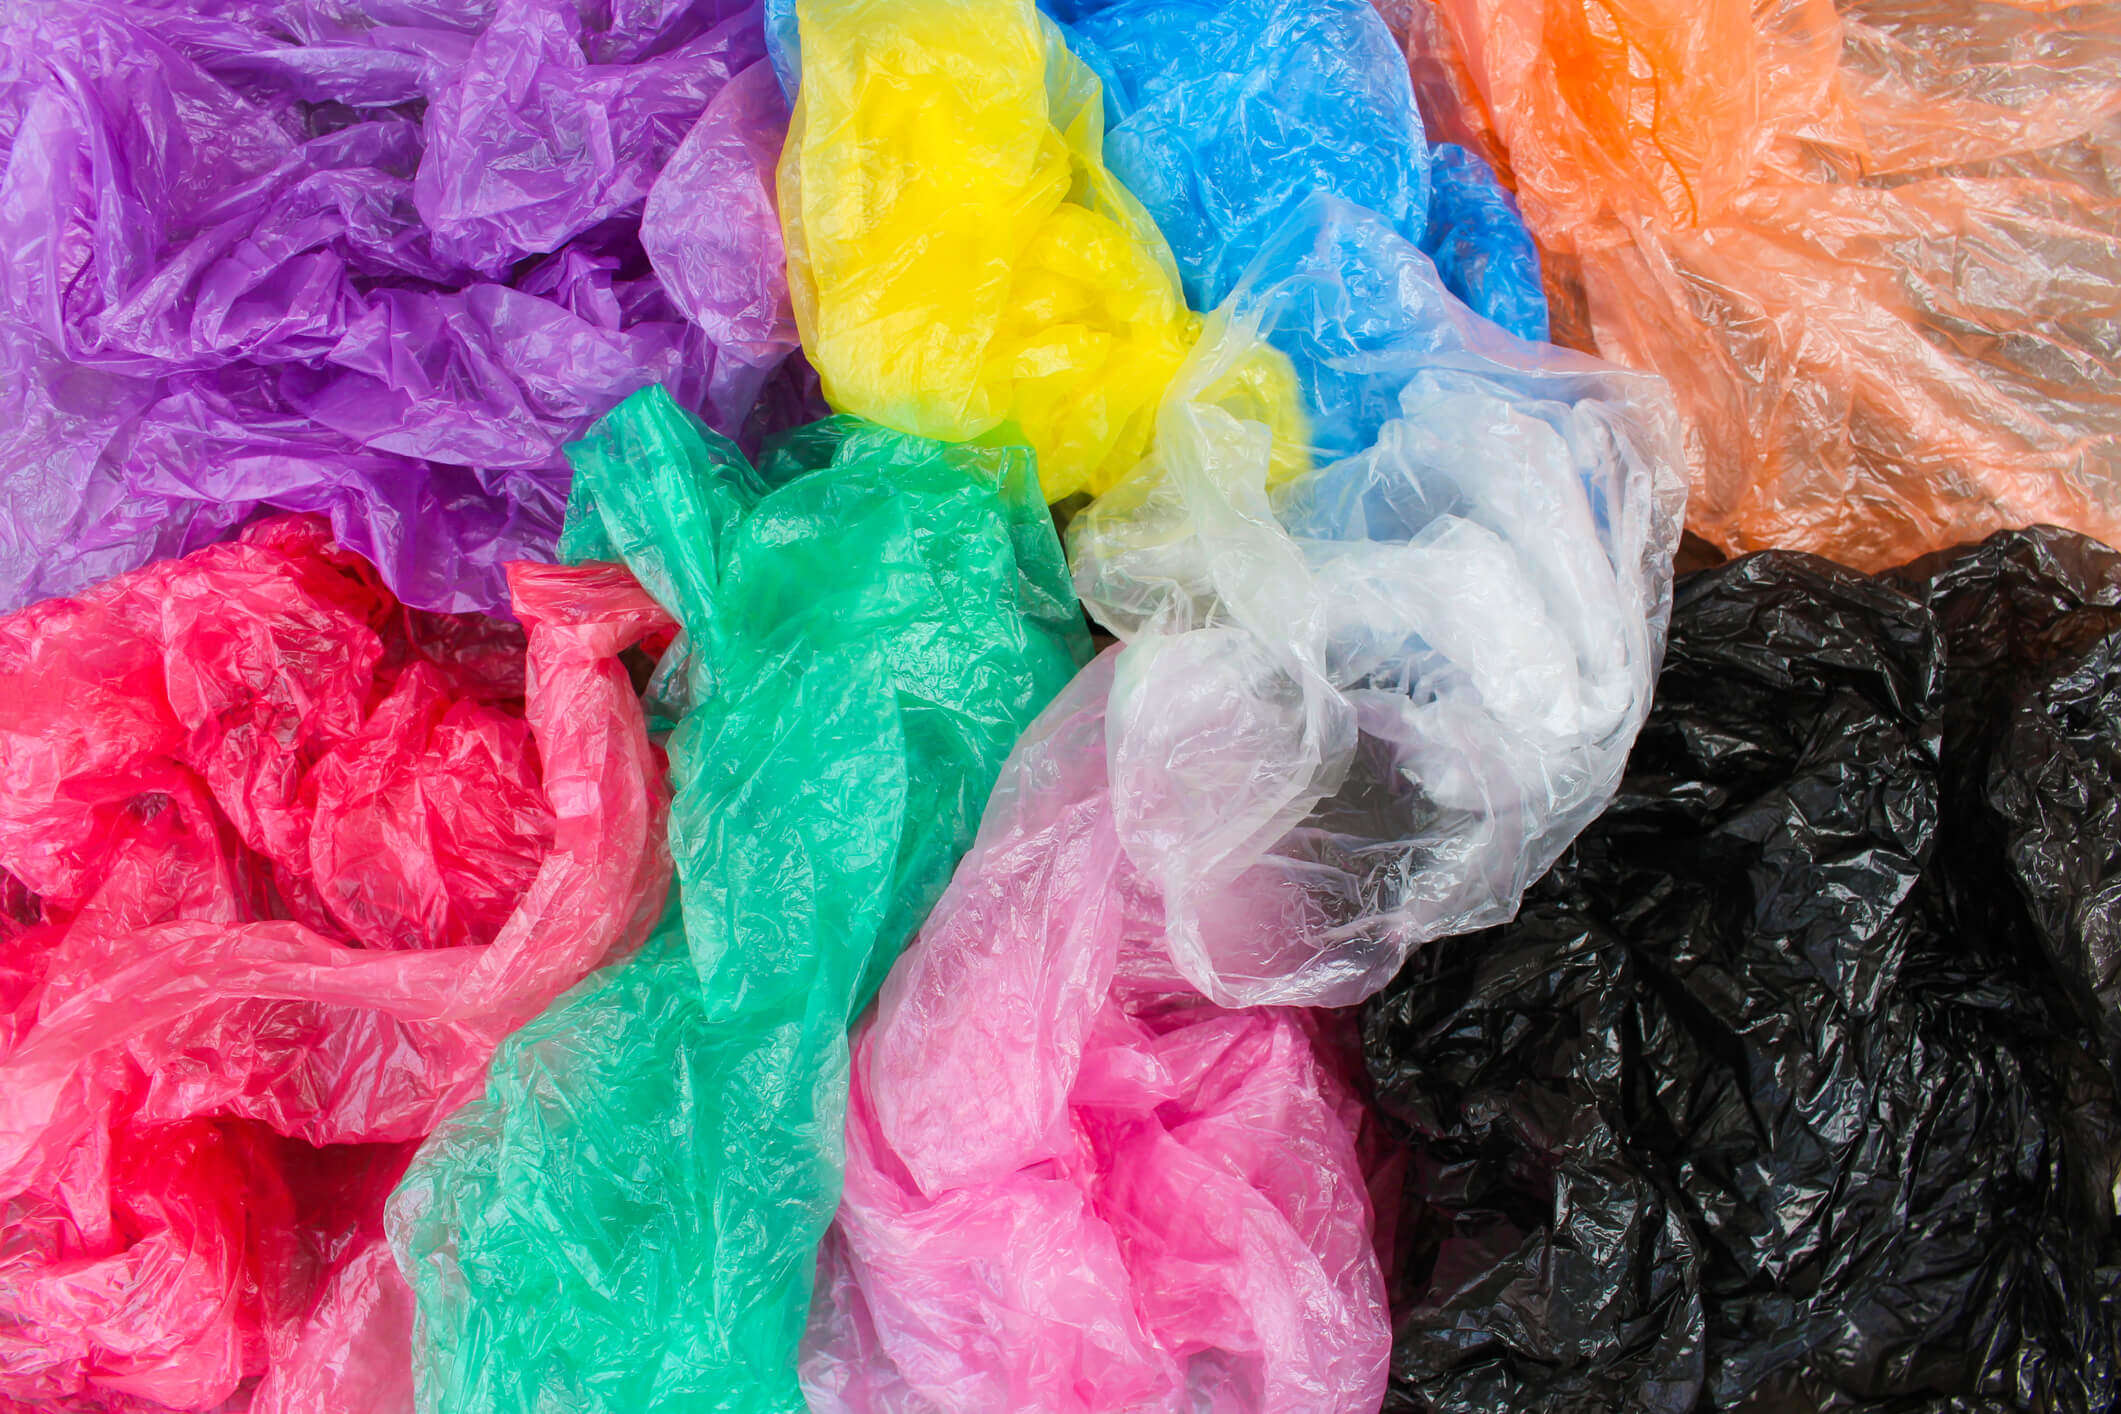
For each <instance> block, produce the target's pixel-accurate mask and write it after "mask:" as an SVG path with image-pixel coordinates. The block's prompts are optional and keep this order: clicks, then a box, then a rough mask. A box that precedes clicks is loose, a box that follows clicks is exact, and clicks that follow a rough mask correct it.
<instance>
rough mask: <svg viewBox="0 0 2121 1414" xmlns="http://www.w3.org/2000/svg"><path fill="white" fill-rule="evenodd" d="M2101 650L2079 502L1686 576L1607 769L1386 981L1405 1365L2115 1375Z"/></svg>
mask: <svg viewBox="0 0 2121 1414" xmlns="http://www.w3.org/2000/svg"><path fill="white" fill-rule="evenodd" d="M2117 693H2121V556H2116V555H2115V554H2114V553H2113V552H2112V551H2110V550H2107V549H2106V548H2105V547H2103V546H2099V545H2096V544H2093V543H2091V542H2088V541H2085V540H2083V539H2081V538H2079V537H2076V536H2073V535H2069V534H2067V533H2064V532H2059V531H2053V530H2041V531H2035V532H2032V533H2016V532H2010V533H2001V534H1998V535H1997V536H1995V537H1993V538H1992V539H1990V540H1989V541H1988V542H1987V543H1986V544H1983V545H1980V546H1976V547H1971V548H1969V549H1967V550H1965V551H1963V552H1948V553H1946V554H1941V555H1939V556H1936V557H1934V558H1933V559H1931V560H1929V561H1925V562H1922V563H1918V564H1916V565H1914V566H1911V567H1909V570H1908V571H1906V572H1904V573H1903V574H1901V575H1899V576H1896V577H1894V578H1891V579H1872V578H1869V577H1866V576H1863V575H1860V574H1857V573H1855V572H1853V571H1850V570H1846V569H1842V568H1840V567H1838V566H1835V565H1832V564H1829V563H1827V562H1825V561H1822V560H1816V559H1813V558H1811V557H1808V556H1802V555H1793V554H1787V553H1769V554H1762V555H1755V556H1750V557H1748V558H1746V559H1743V560H1739V561H1736V562H1734V563H1732V564H1729V565H1726V566H1723V567H1721V568H1718V569H1715V570H1710V571H1704V572H1703V573H1701V574H1698V575H1695V576H1691V577H1689V578H1688V579H1686V580H1683V581H1681V584H1680V587H1679V591H1678V597H1677V603H1676V606H1675V608H1674V611H1673V616H1672V636H1671V649H1670V655H1669V658H1668V660H1667V662H1666V665H1665V669H1664V673H1663V676H1662V679H1661V680H1660V683H1659V688H1658V696H1657V701H1656V705H1655V707H1654V708H1653V709H1652V711H1651V714H1650V720H1649V722H1648V724H1647V725H1646V726H1645V727H1644V728H1643V732H1642V738H1641V741H1640V742H1639V744H1638V745H1637V747H1636V753H1635V758H1634V760H1633V761H1632V762H1631V763H1630V770H1629V774H1628V778H1627V780H1626V782H1625V783H1624V784H1623V785H1622V787H1621V791H1620V794H1619V796H1618V797H1617V798H1616V799H1615V801H1614V803H1613V805H1612V807H1611V808H1610V809H1609V810H1608V811H1607V812H1606V813H1605V815H1604V816H1602V817H1601V818H1600V819H1599V820H1598V821H1597V822H1596V823H1595V824H1594V825H1592V826H1591V827H1590V828H1589V829H1588V830H1586V831H1585V832H1584V835H1583V837H1582V838H1581V839H1580V840H1579V841H1578V842H1577V844H1576V846H1575V848H1574V849H1573V850H1572V851H1570V853H1569V854H1568V855H1567V856H1565V857H1564V859H1563V860H1562V862H1561V863H1559V864H1557V865H1556V866H1555V869H1554V870H1553V872H1552V873H1550V874H1549V875H1548V876H1547V877H1546V878H1545V879H1544V880H1542V881H1541V882H1540V884H1539V885H1538V886H1536V888H1535V889H1534V890H1533V891H1532V893H1531V894H1529V895H1528V896H1527V898H1526V900H1525V906H1524V910H1523V912H1522V913H1521V914H1520V916H1519V917H1518V919H1517V920H1516V921H1515V922H1514V923H1512V924H1510V925H1508V926H1506V927H1503V928H1499V929H1496V930H1494V931H1492V932H1488V933H1481V934H1475V935H1471V936H1468V937H1463V938H1453V939H1448V940H1444V941H1441V942H1438V943H1436V944H1435V945H1433V946H1432V947H1431V948H1429V949H1427V950H1425V951H1424V952H1423V953H1422V954H1421V955H1420V956H1418V957H1417V958H1416V959H1415V960H1414V961H1413V962H1412V963H1410V964H1409V966H1408V968H1407V970H1406V972H1405V973H1403V974H1402V975H1401V977H1400V978H1399V979H1398V980H1397V981H1395V982H1394V984H1393V986H1392V988H1391V989H1390V990H1389V991H1388V992H1387V993H1385V994H1384V995H1383V996H1382V997H1380V998H1378V999H1377V1000H1376V1001H1375V1002H1374V1003H1372V1005H1371V1007H1370V1008H1369V1009H1368V1011H1367V1013H1366V1016H1365V1032H1366V1050H1367V1052H1368V1056H1369V1060H1370V1068H1371V1073H1372V1078H1373V1080H1374V1081H1375V1084H1376V1088H1377V1093H1378V1095H1379V1097H1380V1100H1381V1103H1382V1104H1383V1106H1384V1108H1385V1109H1386V1111H1387V1112H1388V1113H1389V1114H1391V1115H1392V1116H1394V1117H1396V1118H1397V1119H1398V1120H1399V1121H1400V1122H1401V1123H1402V1125H1403V1127H1404V1132H1405V1133H1406V1135H1407V1137H1408V1140H1409V1143H1410V1145H1411V1147H1412V1149H1413V1155H1412V1160H1411V1163H1410V1164H1409V1166H1408V1170H1407V1187H1406V1195H1407V1199H1408V1201H1407V1203H1406V1205H1405V1208H1404V1213H1405V1219H1406V1221H1405V1226H1404V1227H1403V1229H1402V1233H1401V1236H1402V1243H1401V1258H1400V1261H1399V1263H1398V1269H1397V1271H1396V1272H1395V1275H1394V1283H1395V1292H1394V1294H1395V1298H1396V1300H1395V1309H1396V1312H1397V1316H1398V1345H1397V1348H1396V1350H1395V1352H1394V1360H1393V1371H1394V1376H1393V1392H1392V1398H1391V1399H1390V1400H1389V1401H1388V1403H1387V1407H1388V1408H1391V1409H1406V1410H1422V1411H1439V1414H1452V1412H1453V1411H1468V1412H1470V1411H1474V1410H1482V1411H1485V1410H1493V1409H1504V1408H1507V1409H1531V1408H1538V1409H1547V1408H1591V1407H1595V1408H1628V1409H1647V1410H1671V1411H1675V1412H1676V1411H1694V1410H1703V1409H1769V1408H1778V1409H1780V1408H1802V1409H1819V1410H1833V1411H1856V1410H1879V1411H1884V1410H1896V1411H1897V1410H1907V1409H1947V1408H1976V1407H1978V1408H1983V1409H1997V1410H2025V1411H2035V1410H2037V1411H2058V1412H2059V1411H2091V1410H2103V1409H2111V1408H2113V1407H2114V1402H2115V1399H2116V1395H2117V1389H2116V1385H2115V1371H2116V1354H2117V1349H2121V1334H2117V1326H2116V1322H2115V1310H2116V1307H2115V1299H2116V1296H2117V1294H2121V1293H2117V1289H2116V1274H2117V1272H2121V1243H2117V1240H2116V1237H2117V1232H2121V1228H2117V1226H2116V1222H2115V1206H2114V1193H2113V1187H2112V1177H2113V1157H2112V1156H2113V1152H2114V1135H2115V1133H2116V1125H2117V1122H2121V1111H2117V1104H2116V1089H2115V1076H2114V1072H2113V1069H2112V1065H2111V1057H2112V1055H2113V1054H2114V1052H2113V1050H2112V1043H2113V1040H2114V1038H2115V1037H2116V1036H2117V1035H2121V1026H2117V1022H2121V1017H2117V1015H2116V1013H2115V1012H2114V1010H2113V1005H2112V1003H2113V993H2112V990H2111V981H2110V978H2111V970H2110V969H2111V960H2112V936H2111V928H2110V927H2109V926H2108V925H2106V924H2104V923H2103V922H2102V921H2101V920H2100V918H2099V916H2098V915H2099V912H2100V905H2099V903H2098V902H2097V901H2098V900H2099V899H2101V898H2102V897H2111V894H2112V887H2113V886H2112V875H2113V863H2112V861H2113V860H2114V859H2115V857H2116V854H2117V850H2121V811H2117V810H2116V808H2115V800H2116V787H2115V778H2114V777H2113V775H2112V773H2111V772H2110V771H2107V770H2103V769H2102V770H2086V769H2084V768H2085V766H2086V764H2087V763H2089V762H2094V761H2111V760H2112V759H2113V755H2114V751H2115V744H2116V739H2117V737H2121V725H2117V723H2121V718H2117V717H2116V716H2115V715H2114V713H2113V712H2112V711H2111V704H2112V702H2113V701H2114V699H2115V697H2116V695H2117ZM2058 740H2059V741H2061V742H2066V743H2068V747H2067V748H2066V749H2063V750H2058V749H2057V744H2058ZM2063 773H2071V783H2070V784H2069V785H2067V786H2063V785H2062V784H2061V777H2062V775H2063ZM2065 894H2066V895H2068V896H2070V897H2073V898H2074V899H2076V900H2078V901H2079V902H2080V903H2081V904H2082V905H2084V906H2085V908H2084V911H2083V912H2081V913H2077V914H2075V915H2074V916H2072V915H2071V914H2070V912H2069V911H2068V910H2067V909H2057V908H2056V907H2055V904H2056V902H2057V901H2058V900H2059V899H2060V898H2061V897H2063V896H2064V895H2065Z"/></svg>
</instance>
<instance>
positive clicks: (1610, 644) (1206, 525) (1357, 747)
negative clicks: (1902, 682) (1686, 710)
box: [1069, 199, 1681, 1005]
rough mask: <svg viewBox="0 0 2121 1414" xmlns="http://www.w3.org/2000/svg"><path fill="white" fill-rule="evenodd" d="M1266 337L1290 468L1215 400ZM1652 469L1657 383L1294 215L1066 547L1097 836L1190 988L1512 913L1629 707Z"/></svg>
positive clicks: (1660, 471)
mask: <svg viewBox="0 0 2121 1414" xmlns="http://www.w3.org/2000/svg"><path fill="white" fill-rule="evenodd" d="M1261 344H1264V345H1265V346H1266V347H1267V348H1268V349H1270V350H1272V352H1273V354H1274V355H1275V356H1276V357H1277V358H1281V359H1285V360H1286V366H1287V367H1289V368H1290V369H1292V370H1293V372H1294V374H1295V377H1296V380H1297V384H1298V386H1299V387H1301V388H1302V389H1303V390H1304V395H1305V398H1306V401H1307V403H1308V405H1309V406H1308V409H1307V410H1308V412H1309V414H1310V419H1309V421H1310V434H1311V439H1312V442H1313V444H1314V445H1313V447H1312V448H1311V449H1308V450H1307V456H1308V459H1309V464H1308V469H1307V470H1302V471H1299V472H1297V473H1296V474H1294V476H1293V478H1291V477H1287V476H1285V475H1284V473H1283V472H1282V471H1280V470H1279V469H1278V468H1277V467H1276V465H1275V459H1276V456H1277V455H1278V452H1279V444H1277V442H1276V440H1275V438H1274V436H1273V435H1272V434H1271V433H1270V432H1269V430H1268V428H1267V426H1266V425H1265V424H1264V423H1263V422H1261V421H1260V420H1259V419H1258V416H1257V413H1256V411H1255V408H1256V403H1255V400H1253V399H1251V398H1249V397H1248V396H1246V395H1245V391H1246V390H1245V389H1244V387H1243V385H1242V383H1241V381H1240V382H1238V383H1236V384H1235V385H1234V387H1235V391H1234V392H1233V383H1232V381H1231V379H1230V374H1231V371H1232V370H1233V369H1235V368H1237V367H1239V366H1241V365H1243V364H1244V363H1245V362H1247V361H1250V362H1254V363H1256V362H1257V355H1256V353H1254V352H1253V350H1255V349H1256V348H1257V347H1258V346H1259V345H1261ZM1678 459H1679V452H1678V444H1677V429H1676V421H1675V419H1674V417H1673V414H1672V411H1671V407H1670V404H1669V402H1668V401H1667V399H1666V397H1665V395H1664V392H1663V390H1662V388H1661V386H1660V385H1659V384H1658V382H1657V380H1655V379H1654V378H1651V377H1647V376H1644V375H1639V374H1631V373H1628V372H1625V371H1624V370H1620V369H1616V368H1613V367H1611V366H1609V365H1605V364H1600V363H1598V362H1596V361H1595V360H1590V359H1587V358H1584V357H1581V356H1579V355H1575V354H1570V353H1566V352H1564V351H1562V350H1558V349H1554V348H1551V347H1547V346H1543V345H1532V344H1527V343H1523V342H1521V341H1519V340H1516V339H1514V338H1512V337H1510V336H1509V335H1508V334H1506V333H1504V332H1503V331H1501V330H1500V329H1497V328H1495V327H1494V326H1493V325H1490V324H1488V323H1486V322H1484V321H1482V320H1480V319H1478V318H1476V317H1475V316H1474V315H1472V313H1471V312H1470V311H1468V310H1467V309H1466V308H1465V307H1464V306H1463V305H1461V304H1460V303H1458V302H1457V301H1456V300H1455V299H1453V298H1452V297H1451V296H1450V295H1449V294H1448V293H1447V292H1446V291H1445V290H1444V289H1443V287H1442V285H1441V283H1440V282H1439V280H1438V277H1437V274H1436V270H1435V267H1434V265H1433V264H1432V263H1431V262H1430V261H1429V260H1428V258H1427V257H1426V256H1424V255H1423V254H1422V253H1421V252H1420V251H1419V250H1417V249H1416V248H1415V247H1414V246H1412V245H1411V244H1409V243H1408V242H1407V241H1406V240H1405V239H1404V238H1402V237H1401V236H1399V235H1398V234H1397V233H1395V232H1394V231H1393V230H1392V229H1391V228H1390V227H1389V226H1388V225H1387V224H1386V223H1385V222H1383V221H1382V220H1381V219H1379V218H1377V217H1375V216H1374V215H1371V214H1370V213H1367V212H1363V211H1360V210H1357V209H1355V208H1353V207H1349V206H1345V205H1342V204H1339V203H1336V202H1333V201H1331V200H1327V199H1315V200H1313V201H1312V202H1310V203H1307V204H1306V205H1305V206H1304V207H1302V208H1300V210H1299V212H1298V214H1297V216H1296V218H1294V219H1292V220H1291V221H1290V222H1289V223H1288V224H1287V225H1285V227H1284V228H1283V230H1282V232H1281V233H1280V234H1279V235H1278V236H1277V238H1276V240H1275V241H1274V242H1273V243H1272V244H1270V246H1269V247H1268V248H1267V249H1266V250H1264V251H1263V252H1262V253H1261V255H1260V256H1259V257H1258V259H1257V260H1256V261H1255V262H1254V263H1253V265H1252V267H1251V269H1250V271H1249V272H1248V274H1247V277H1246V283H1245V284H1244V285H1242V286H1241V287H1240V288H1239V290H1238V291H1237V293H1236V294H1235V295H1233V297H1232V299H1231V301H1230V302H1229V303H1228V304H1227V305H1226V306H1225V307H1224V309H1223V310H1221V311H1219V312H1218V314H1217V315H1216V317H1215V319H1214V320H1213V321H1211V324H1210V327H1209V330H1208V332H1207V334H1206V335H1205V336H1204V338H1203V340H1202V342H1201V344H1200V346H1199V348H1198V349H1197V350H1196V352H1195V354H1194V356H1193V358H1192V360H1191V361H1190V362H1189V363H1188V365H1187V368H1186V369H1185V371H1184V372H1182V373H1181V375H1180V377H1179V380H1178V382H1177V383H1176V384H1174V388H1173V393H1172V395H1171V397H1170V399H1169V400H1168V401H1167V404H1166V407H1165V409H1164V412H1163V415H1162V417H1161V419H1160V421H1159V425H1158V430H1157V450H1156V452H1155V455H1154V456H1153V457H1152V458H1151V459H1150V460H1149V461H1148V462H1146V463H1145V464H1144V465H1143V466H1142V467H1141V468H1140V469H1139V470H1138V471H1137V473H1136V474H1135V475H1134V476H1133V477H1132V478H1130V479H1129V480H1128V481H1127V482H1125V483H1123V484H1122V485H1121V486H1120V487H1118V488H1117V489H1116V490H1115V491H1114V492H1112V493H1111V494H1110V495H1108V496H1107V497H1105V498H1103V499H1101V500H1100V501H1098V502H1096V503H1094V504H1093V505H1092V506H1090V507H1089V508H1088V509H1087V510H1086V511H1085V512H1083V513H1082V515H1081V516H1080V517H1079V518H1078V519H1077V521H1076V522H1075V524H1074V525H1073V526H1072V527H1071V530H1070V536H1069V546H1070V554H1071V558H1072V561H1073V564H1074V568H1075V575H1076V583H1077V588H1078V590H1079V591H1080V592H1081V594H1082V596H1083V599H1084V602H1085V604H1086V605H1088V606H1089V608H1090V609H1091V612H1092V613H1093V614H1095V615H1096V616H1097V617H1098V618H1099V620H1100V621H1101V622H1103V623H1104V624H1106V625H1107V626H1108V627H1109V628H1111V629H1112V630H1113V631H1114V632H1116V633H1118V634H1119V635H1120V636H1121V637H1122V638H1124V639H1125V640H1127V643H1128V647H1127V651H1126V653H1125V655H1124V656H1123V657H1122V659H1121V661H1120V666H1119V669H1118V672H1117V675H1116V679H1115V692H1116V697H1115V699H1114V702H1113V705H1112V710H1111V724H1110V732H1111V738H1110V741H1111V745H1110V750H1111V753H1112V762H1113V764H1112V772H1113V795H1114V808H1115V817H1116V828H1117V829H1118V831H1119V835H1120V840H1121V843H1122V846H1123V847H1124V848H1125V849H1126V850H1127V852H1128V854H1129V857H1130V858H1131V859H1132V860H1133V862H1134V863H1135V864H1136V865H1137V866H1138V867H1139V868H1140V869H1141V871H1142V873H1143V875H1144V877H1145V878H1146V879H1148V880H1150V881H1153V883H1154V885H1155V886H1156V887H1157V888H1158V889H1159V890H1160V892H1161V894H1162V897H1163V901H1164V907H1165V910H1166V915H1167V916H1166V926H1167V929H1168V935H1167V939H1168V943H1169V946H1170V948H1171V950H1172V955H1173V958H1174V960H1175V961H1176V963H1177V966H1178V967H1179V969H1180V971H1181V972H1182V973H1183V974H1184V975H1185V977H1186V978H1187V980H1188V981H1190V982H1191V983H1193V985H1195V986H1196V987H1198V988H1200V989H1201V990H1202V991H1203V992H1204V993H1206V994H1207V995H1208V996H1210V997H1212V998H1214V999H1216V1000H1217V1001H1219V1002H1223V1003H1225V1004H1232V1005H1238V1004H1243V1005H1255V1004H1261V1003H1304V1004H1323V1005H1334V1004H1346V1003H1349V1002H1353V1001H1357V1000H1360V999H1361V998H1362V997H1364V996H1366V995H1368V994H1369V993H1370V992H1372V991H1374V990H1376V989H1377V988H1378V987H1379V986H1382V985H1383V983H1384V982H1385V981H1386V980H1387V979H1388V978H1389V977H1390V976H1391V975H1392V974H1393V973H1394V972H1396V971H1397V970H1398V968H1399V965H1400V963H1401V962H1402V961H1403V960H1404V959H1405V957H1406V956H1407V954H1408V952H1409V951H1410V950H1411V949H1412V948H1414V947H1415V946H1417V945H1418V944H1420V943H1421V942H1424V941H1426V940H1428V939H1430V938H1434V937H1439V936H1444V935H1448V934H1450V933H1454V932H1462V931H1464V930H1466V929H1468V928H1471V927H1477V926H1481V925H1482V924H1485V923H1492V922H1494V921H1496V920H1498V919H1501V918H1506V917H1508V916H1509V914H1510V913H1511V912H1512V911H1513V910H1514V908H1515V906H1516V900H1517V897H1518V895H1519V894H1520V893H1521V892H1522V890H1523V889H1524V887H1525V885H1526V884H1527V883H1529V882H1530V881H1531V880H1532V879H1535V878H1537V877H1538V875H1539V874H1540V873H1541V872H1543V871H1544V870H1545V868H1546V867H1547V865H1548V864H1549V863H1551V862H1552V860H1553V859H1554V857H1555V856H1556V855H1557V854H1558V853H1559V852H1560V851H1561V849H1562V848H1563V847H1564V846H1566V844H1567V843H1568V841H1569V840H1570V839H1571V838H1572V837H1573V836H1574V835H1575V833H1576V832H1577V831H1578V830H1580V829H1581V828H1582V827H1583V825H1584V824H1585V823H1586V822H1588V821H1589V820H1590V819H1591V818H1592V817H1593V816H1595V815H1596V814H1597V812H1598V810H1599V809H1600V808H1601V807H1602V806H1603V804H1604V802H1605V801H1606V799H1607V798H1608V797H1609V796H1610V794H1611V792H1612V789H1613V786H1614V784H1615V782H1616V781H1617V780H1618V778H1619V774H1620V770H1621V767H1622V764H1623V762H1624V761H1625V758H1626V755H1627V751H1628V747H1629V745H1630V743H1631V742H1632V741H1633V739H1634V733H1635V730H1636V728H1637V726H1638V725H1639V724H1640V722H1641V720H1642V714H1643V712H1644V711H1645V710H1646V708H1647V705H1648V699H1649V691H1650V685H1651V681H1652V678H1653V675H1654V673H1655V668H1656V663H1657V655H1658V651H1659V646H1660V643H1661V638H1662V632H1663V623H1664V617H1665V614H1666V611H1667V606H1668V602H1669V594H1670V583H1671V556H1672V552H1673V549H1674V547H1675V545H1676V543H1677V540H1678V534H1679V518H1680V498H1681V485H1680V471H1679V460H1678ZM1211 801H1212V802H1213V807H1212V809H1210V808H1208V807H1207V805H1206V804H1205V803H1206V802H1211Z"/></svg>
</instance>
